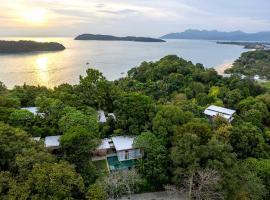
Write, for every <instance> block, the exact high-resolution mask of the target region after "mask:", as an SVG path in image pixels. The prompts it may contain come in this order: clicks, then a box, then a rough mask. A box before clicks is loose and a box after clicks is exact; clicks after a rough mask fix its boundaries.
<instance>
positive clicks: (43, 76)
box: [36, 57, 50, 86]
mask: <svg viewBox="0 0 270 200" xmlns="http://www.w3.org/2000/svg"><path fill="white" fill-rule="evenodd" d="M36 64H37V72H36V79H37V82H38V83H39V85H47V86H50V78H49V77H50V73H49V59H48V57H38V58H37V60H36Z"/></svg>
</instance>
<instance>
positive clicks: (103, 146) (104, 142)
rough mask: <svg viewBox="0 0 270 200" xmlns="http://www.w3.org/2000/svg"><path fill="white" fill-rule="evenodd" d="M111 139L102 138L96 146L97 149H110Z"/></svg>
mask: <svg viewBox="0 0 270 200" xmlns="http://www.w3.org/2000/svg"><path fill="white" fill-rule="evenodd" d="M110 141H111V139H108V138H105V139H103V140H102V142H101V144H100V145H99V146H98V148H97V150H102V149H110V148H111V147H110V144H109V142H110Z"/></svg>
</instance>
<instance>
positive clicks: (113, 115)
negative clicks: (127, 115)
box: [108, 113, 116, 120]
mask: <svg viewBox="0 0 270 200" xmlns="http://www.w3.org/2000/svg"><path fill="white" fill-rule="evenodd" d="M108 116H111V117H112V118H113V119H114V120H116V117H115V114H114V113H108Z"/></svg>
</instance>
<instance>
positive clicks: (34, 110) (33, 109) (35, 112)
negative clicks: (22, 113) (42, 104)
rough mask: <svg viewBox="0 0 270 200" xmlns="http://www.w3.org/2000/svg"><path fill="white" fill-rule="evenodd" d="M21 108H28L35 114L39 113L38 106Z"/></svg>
mask: <svg viewBox="0 0 270 200" xmlns="http://www.w3.org/2000/svg"><path fill="white" fill-rule="evenodd" d="M21 110H28V111H29V112H31V113H33V114H34V115H37V113H38V107H25V108H21Z"/></svg>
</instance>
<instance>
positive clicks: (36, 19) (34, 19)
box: [23, 8, 47, 25]
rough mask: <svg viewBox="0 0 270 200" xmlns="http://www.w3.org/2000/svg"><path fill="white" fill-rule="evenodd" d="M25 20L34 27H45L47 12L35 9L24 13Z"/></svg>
mask: <svg viewBox="0 0 270 200" xmlns="http://www.w3.org/2000/svg"><path fill="white" fill-rule="evenodd" d="M23 20H24V21H25V22H27V23H30V24H33V25H43V24H45V23H46V21H47V18H46V10H44V9H42V8H34V9H31V10H28V11H26V12H25V13H23Z"/></svg>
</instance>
